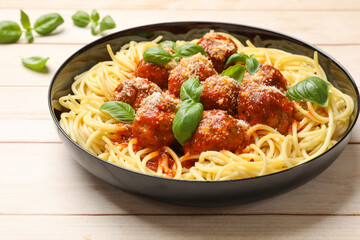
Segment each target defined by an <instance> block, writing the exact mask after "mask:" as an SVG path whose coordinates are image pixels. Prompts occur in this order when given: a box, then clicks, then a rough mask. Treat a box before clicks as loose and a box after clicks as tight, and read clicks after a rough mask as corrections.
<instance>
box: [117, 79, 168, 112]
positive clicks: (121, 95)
mask: <svg viewBox="0 0 360 240" xmlns="http://www.w3.org/2000/svg"><path fill="white" fill-rule="evenodd" d="M154 92H161V89H160V88H159V86H158V85H156V84H154V83H152V82H150V81H149V80H147V79H146V78H139V77H137V78H132V79H127V80H124V81H123V82H121V83H120V84H119V85H118V86H117V88H116V89H115V93H114V96H113V97H114V100H116V101H122V102H125V103H128V104H130V105H131V106H132V107H133V108H134V109H135V110H137V109H138V108H139V107H140V103H141V101H142V100H143V99H144V98H146V97H148V96H150V95H151V94H153V93H154Z"/></svg>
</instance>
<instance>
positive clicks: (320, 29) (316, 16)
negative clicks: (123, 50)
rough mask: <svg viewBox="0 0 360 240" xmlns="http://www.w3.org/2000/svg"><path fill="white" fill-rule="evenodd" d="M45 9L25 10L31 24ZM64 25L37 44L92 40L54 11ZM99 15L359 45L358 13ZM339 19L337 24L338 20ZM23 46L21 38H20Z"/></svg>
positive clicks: (14, 13) (121, 21)
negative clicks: (222, 25) (220, 25)
mask: <svg viewBox="0 0 360 240" xmlns="http://www.w3.org/2000/svg"><path fill="white" fill-rule="evenodd" d="M49 12H51V11H49V10H28V11H27V13H28V15H29V16H30V18H31V19H33V20H32V21H34V20H35V19H36V18H37V17H39V16H41V15H42V14H45V13H49ZM57 12H59V13H60V14H61V15H62V16H63V18H64V20H65V23H64V24H63V25H61V26H60V27H59V29H57V31H56V32H54V33H53V34H52V35H51V36H45V37H39V36H38V35H37V34H35V35H34V36H35V42H34V43H35V44H37V43H82V44H85V43H88V42H90V41H93V40H96V39H98V38H99V36H97V37H95V36H92V35H91V34H90V27H87V28H78V27H76V26H74V25H73V23H72V20H71V16H72V15H73V14H74V13H75V12H76V10H62V9H58V10H57ZM100 14H101V16H105V15H106V14H110V15H111V16H112V17H113V18H114V20H115V22H116V23H117V28H116V29H114V30H112V31H109V32H107V33H111V32H114V31H117V30H123V29H126V28H130V27H135V26H140V25H146V24H151V23H161V22H171V21H218V22H228V23H238V24H244V25H250V26H257V27H260V28H265V29H270V30H274V31H279V32H282V33H285V34H288V35H291V36H294V37H298V38H300V39H302V40H305V41H307V42H310V43H313V44H360V31H359V30H358V29H360V11H315V12H314V11H275V10H274V11H264V10H257V11H241V12H239V11H228V12H226V13H224V12H222V11H218V10H204V11H198V10H172V9H171V10H103V11H101V12H100ZM0 16H1V19H4V20H5V19H7V20H13V21H17V22H19V10H0ZM340 19H341V21H339V20H340ZM20 42H21V43H25V42H26V40H25V37H24V36H23V37H22V38H21V41H20Z"/></svg>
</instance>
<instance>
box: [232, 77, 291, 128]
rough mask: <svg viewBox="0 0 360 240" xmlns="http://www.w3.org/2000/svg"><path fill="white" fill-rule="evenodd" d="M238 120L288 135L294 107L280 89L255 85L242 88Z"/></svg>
mask: <svg viewBox="0 0 360 240" xmlns="http://www.w3.org/2000/svg"><path fill="white" fill-rule="evenodd" d="M238 118H239V119H242V120H244V121H246V122H248V123H249V124H250V125H256V124H265V125H268V126H270V127H272V128H274V129H277V131H279V132H280V133H281V134H286V133H287V132H288V130H289V127H290V125H291V123H292V119H293V105H292V103H291V101H290V100H289V99H288V98H287V97H286V96H285V95H284V94H283V93H282V92H281V91H280V90H279V89H277V88H275V87H269V86H265V85H260V84H256V83H254V84H252V85H247V86H246V87H244V88H242V91H241V92H240V94H239V98H238Z"/></svg>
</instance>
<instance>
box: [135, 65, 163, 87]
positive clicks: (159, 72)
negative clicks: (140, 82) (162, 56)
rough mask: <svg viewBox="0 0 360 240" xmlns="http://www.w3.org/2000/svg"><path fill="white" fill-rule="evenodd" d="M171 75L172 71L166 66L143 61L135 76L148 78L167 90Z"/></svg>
mask: <svg viewBox="0 0 360 240" xmlns="http://www.w3.org/2000/svg"><path fill="white" fill-rule="evenodd" d="M169 73H170V69H169V68H166V67H165V66H164V65H157V64H154V63H148V62H145V61H144V60H141V61H140V62H139V64H138V65H137V67H136V69H135V76H137V77H141V78H147V79H148V80H149V81H151V82H153V83H155V84H156V85H158V86H159V87H160V88H162V89H164V88H166V85H167V81H168V78H169Z"/></svg>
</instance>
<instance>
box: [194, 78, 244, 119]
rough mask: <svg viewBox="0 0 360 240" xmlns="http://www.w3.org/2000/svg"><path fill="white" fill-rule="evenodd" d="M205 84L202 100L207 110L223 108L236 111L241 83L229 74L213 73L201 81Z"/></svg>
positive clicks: (232, 111) (231, 111)
mask: <svg viewBox="0 0 360 240" xmlns="http://www.w3.org/2000/svg"><path fill="white" fill-rule="evenodd" d="M201 85H203V86H204V89H203V91H202V94H201V97H200V102H201V103H202V105H203V107H204V109H205V110H212V109H221V110H225V111H228V112H229V113H230V114H234V113H235V112H236V104H237V98H238V95H239V91H240V85H239V83H238V82H237V81H235V80H234V79H232V78H230V77H228V76H220V75H213V76H211V77H208V78H207V79H206V80H205V81H203V82H202V83H201Z"/></svg>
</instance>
